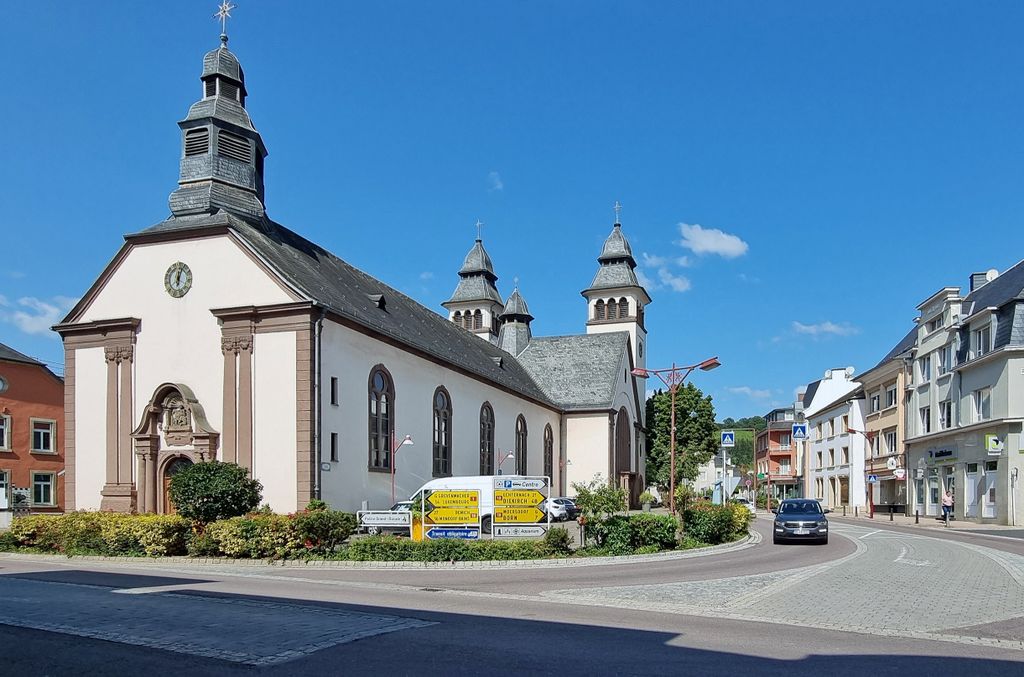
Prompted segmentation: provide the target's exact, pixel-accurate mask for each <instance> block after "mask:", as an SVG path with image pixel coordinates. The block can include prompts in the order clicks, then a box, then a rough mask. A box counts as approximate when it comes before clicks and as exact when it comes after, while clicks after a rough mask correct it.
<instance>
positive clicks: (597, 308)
mask: <svg viewBox="0 0 1024 677" xmlns="http://www.w3.org/2000/svg"><path fill="white" fill-rule="evenodd" d="M594 319H595V320H603V319H604V301H603V300H601V299H598V300H597V303H595V304H594Z"/></svg>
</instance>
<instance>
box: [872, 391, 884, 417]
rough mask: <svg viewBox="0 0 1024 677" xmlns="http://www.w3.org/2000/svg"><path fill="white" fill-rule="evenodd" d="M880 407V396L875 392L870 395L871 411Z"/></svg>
mask: <svg viewBox="0 0 1024 677" xmlns="http://www.w3.org/2000/svg"><path fill="white" fill-rule="evenodd" d="M881 409H882V396H881V395H878V394H875V395H872V396H871V413H872V414H873V413H875V412H876V411H880V410H881Z"/></svg>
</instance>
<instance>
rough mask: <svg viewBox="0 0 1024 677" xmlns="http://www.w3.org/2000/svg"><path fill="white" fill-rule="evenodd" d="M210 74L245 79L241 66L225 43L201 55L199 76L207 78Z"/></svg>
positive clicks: (238, 79)
mask: <svg viewBox="0 0 1024 677" xmlns="http://www.w3.org/2000/svg"><path fill="white" fill-rule="evenodd" d="M212 75H223V76H225V77H228V78H231V79H232V80H236V81H238V82H243V81H244V80H245V75H244V73H243V72H242V66H241V65H240V64H239V63H238V57H236V56H235V55H234V54H233V53H232V52H231V50H229V49H228V47H227V45H226V44H223V45H221V46H220V47H218V48H217V49H212V50H210V51H209V52H207V53H206V54H205V55H204V56H203V74H202V76H200V77H203V78H207V77H210V76H212Z"/></svg>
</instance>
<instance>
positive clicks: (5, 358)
mask: <svg viewBox="0 0 1024 677" xmlns="http://www.w3.org/2000/svg"><path fill="white" fill-rule="evenodd" d="M63 424H64V381H63V380H62V379H61V378H60V377H59V376H57V375H56V374H54V373H53V372H52V371H50V370H49V369H47V368H46V365H44V364H43V363H41V362H38V361H36V360H33V359H32V358H31V357H28V356H27V355H22V354H21V353H19V352H18V351H16V350H13V349H11V348H9V347H7V346H5V345H4V344H2V343H0V510H11V509H13V508H15V507H17V508H27V509H30V510H31V511H32V512H59V511H61V510H63V508H64V490H63V479H64V478H63V475H64V473H63V470H64V429H63V428H64V426H63Z"/></svg>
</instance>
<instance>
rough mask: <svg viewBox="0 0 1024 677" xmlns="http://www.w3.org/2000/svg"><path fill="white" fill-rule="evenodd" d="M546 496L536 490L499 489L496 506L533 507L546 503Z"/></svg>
mask: <svg viewBox="0 0 1024 677" xmlns="http://www.w3.org/2000/svg"><path fill="white" fill-rule="evenodd" d="M544 498H545V496H544V494H542V493H540V492H539V491H537V490H535V489H498V490H495V492H494V505H496V506H498V505H519V506H527V507H533V506H537V505H540V504H541V503H543V502H544Z"/></svg>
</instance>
